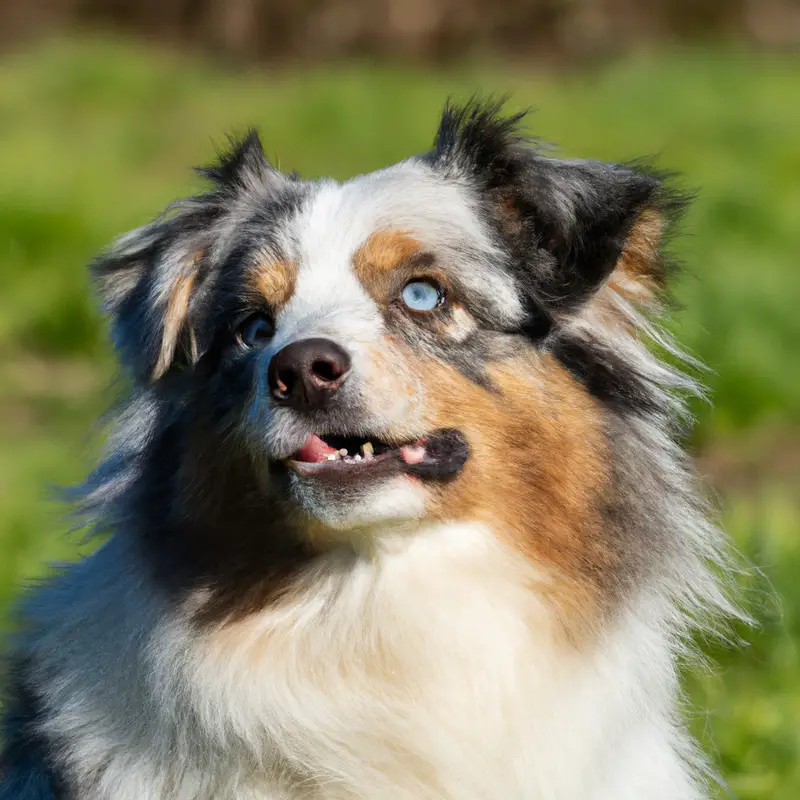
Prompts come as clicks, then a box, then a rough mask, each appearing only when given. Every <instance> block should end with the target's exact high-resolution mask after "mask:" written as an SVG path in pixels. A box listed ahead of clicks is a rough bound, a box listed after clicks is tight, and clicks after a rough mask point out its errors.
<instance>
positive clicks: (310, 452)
mask: <svg viewBox="0 0 800 800" xmlns="http://www.w3.org/2000/svg"><path fill="white" fill-rule="evenodd" d="M335 452H336V450H334V448H333V447H329V446H328V445H327V444H325V442H323V441H322V439H320V438H319V436H315V435H314V434H313V433H312V434H311V435H310V436H309V437H308V439H306V443H305V444H304V445H303V447H302V448H301V449H300V451H299V452H298V453H297V455H296V456H295V460H296V461H305V462H307V463H310V464H316V463H318V462H319V461H325V457H326V456H329V455H331V453H335Z"/></svg>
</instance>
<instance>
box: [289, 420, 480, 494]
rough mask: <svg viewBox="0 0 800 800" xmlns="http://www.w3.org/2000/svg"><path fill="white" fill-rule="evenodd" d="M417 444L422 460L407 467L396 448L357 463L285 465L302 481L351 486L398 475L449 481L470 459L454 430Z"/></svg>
mask: <svg viewBox="0 0 800 800" xmlns="http://www.w3.org/2000/svg"><path fill="white" fill-rule="evenodd" d="M420 441H424V443H425V458H424V460H423V461H422V462H420V463H419V464H407V463H406V462H405V460H404V459H403V458H402V456H401V455H400V448H399V447H397V448H395V449H392V450H389V451H387V452H384V453H381V454H379V455H377V456H375V458H373V459H372V460H370V461H361V462H359V463H358V464H349V463H348V464H345V463H344V462H340V461H323V462H318V463H315V464H309V463H306V462H301V461H294V460H291V459H290V460H289V461H288V462H287V466H288V468H289V469H290V470H291V471H293V472H295V473H296V474H297V475H300V476H302V477H303V478H308V479H312V480H318V481H320V482H324V483H334V484H337V485H342V486H344V485H348V486H352V485H355V484H360V483H368V482H372V481H374V480H375V479H377V478H385V477H388V476H390V475H399V474H405V475H412V476H414V477H417V478H420V479H422V480H450V479H452V478H455V477H456V476H457V475H458V474H459V472H461V469H462V468H463V466H464V464H466V462H467V460H468V459H469V443H468V442H467V440H466V437H465V436H464V434H463V433H462V432H461V431H459V430H457V429H456V428H442V429H439V430H436V431H433V432H431V433H430V434H428V435H427V436H425V437H423V439H422V440H420Z"/></svg>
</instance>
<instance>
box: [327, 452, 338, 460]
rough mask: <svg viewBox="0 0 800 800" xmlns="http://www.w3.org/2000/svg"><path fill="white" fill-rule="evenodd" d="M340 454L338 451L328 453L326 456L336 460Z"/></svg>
mask: <svg viewBox="0 0 800 800" xmlns="http://www.w3.org/2000/svg"><path fill="white" fill-rule="evenodd" d="M338 455H339V454H338V453H328V455H326V456H325V458H327V459H328V461H336V457H337V456H338Z"/></svg>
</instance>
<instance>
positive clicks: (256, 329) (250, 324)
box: [236, 314, 275, 347]
mask: <svg viewBox="0 0 800 800" xmlns="http://www.w3.org/2000/svg"><path fill="white" fill-rule="evenodd" d="M274 332H275V331H274V329H273V327H272V322H271V321H270V319H269V317H267V316H265V315H264V314H252V315H251V316H249V317H248V318H247V319H246V320H245V321H244V322H242V324H241V325H240V326H239V328H238V330H237V331H236V338H237V339H238V340H239V341H240V342H241V343H242V344H243V345H244V346H245V347H263V346H264V345H265V344H266V343H267V342H268V341H269V340H270V339H271V338H272V334H273V333H274Z"/></svg>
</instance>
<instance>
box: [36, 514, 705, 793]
mask: <svg viewBox="0 0 800 800" xmlns="http://www.w3.org/2000/svg"><path fill="white" fill-rule="evenodd" d="M540 578H541V576H537V575H536V574H535V573H534V572H533V571H532V570H531V568H530V567H529V566H527V565H526V563H525V562H524V561H522V560H521V559H518V558H517V557H516V556H515V555H514V554H512V553H510V552H509V551H507V550H505V549H504V548H503V547H502V546H501V545H499V544H498V540H497V538H496V537H495V536H494V535H493V533H492V532H491V531H489V530H487V529H486V528H485V527H484V526H482V525H478V524H458V525H456V524H452V525H438V526H431V527H428V528H427V529H424V530H418V531H417V532H416V535H414V536H412V537H407V538H406V539H404V540H403V541H402V542H400V543H397V542H395V546H394V547H391V548H386V549H384V550H382V551H381V552H380V553H377V554H376V555H375V557H373V558H365V557H364V556H363V555H362V554H356V553H354V552H352V551H350V550H347V549H345V548H340V549H336V550H333V551H331V552H329V553H327V554H326V555H324V556H320V557H319V558H318V559H317V560H316V561H315V562H313V564H312V565H311V566H310V567H309V568H308V569H307V570H306V572H305V573H304V574H303V576H302V578H301V579H300V580H298V581H297V582H296V584H295V586H294V588H293V590H292V591H291V592H289V593H287V594H286V595H285V596H284V598H283V600H282V601H281V602H280V603H278V604H277V605H275V606H274V607H271V608H267V609H264V610H263V611H261V612H260V613H256V614H251V615H249V616H246V617H244V618H241V619H238V620H235V621H230V622H228V623H221V624H216V625H213V626H209V627H206V628H200V629H199V628H198V627H197V626H196V625H194V624H193V623H192V621H191V614H190V612H189V607H188V605H184V607H183V608H178V607H175V606H171V605H167V604H165V602H164V600H163V599H161V597H160V595H158V594H157V593H154V592H153V591H152V587H150V586H149V585H148V582H147V579H146V577H145V573H144V572H143V565H142V564H141V563H139V562H138V561H137V558H136V556H135V554H134V553H133V551H132V550H131V548H130V547H128V546H127V542H126V541H125V539H124V538H122V537H121V534H117V535H116V536H115V537H114V538H112V540H111V542H110V543H108V544H107V545H106V546H105V547H104V548H103V549H101V550H100V551H99V552H98V553H97V554H96V555H95V556H94V557H93V558H91V559H89V560H88V561H86V562H84V563H81V564H79V565H77V566H76V567H74V568H71V569H70V570H69V571H68V572H67V573H66V574H65V575H64V576H63V577H62V578H61V580H60V583H59V584H58V585H57V586H56V587H54V588H51V589H48V590H46V591H45V593H44V594H42V595H40V597H39V599H38V600H37V601H36V605H35V606H34V607H32V609H31V612H32V613H34V614H35V615H36V616H37V617H38V618H39V619H40V620H48V623H47V624H48V626H49V627H48V628H42V629H41V632H40V633H38V634H36V635H35V636H34V637H33V638H32V639H30V640H29V642H28V644H27V651H28V652H29V654H30V655H31V657H32V659H33V661H34V663H35V667H34V669H33V670H32V672H31V675H30V680H31V681H32V682H33V683H34V684H35V685H36V687H37V690H38V691H39V692H40V693H41V694H42V696H45V697H47V698H48V702H47V709H46V711H45V713H44V714H43V717H42V719H41V723H40V727H41V730H42V731H43V733H44V735H46V736H47V737H48V738H49V739H50V741H53V742H56V743H58V744H62V745H63V744H64V743H68V744H69V747H63V748H62V749H58V748H54V750H53V752H54V753H58V754H59V756H58V757H59V759H60V762H59V767H60V769H61V771H62V773H63V774H64V775H67V776H68V777H69V779H70V780H71V782H72V785H73V787H74V795H75V797H80V798H82V800H111V799H112V798H113V800H141V799H142V798H153V800H161V798H170V800H190V798H191V800H212V798H213V800H244V798H257V799H258V800H261V799H262V798H263V800H266V799H267V798H270V800H271V799H272V798H306V797H313V798H331V799H333V798H373V797H374V798H377V797H392V798H418V799H419V798H431V800H432V799H433V798H453V800H456V799H460V798H466V797H470V798H472V797H474V798H491V799H492V800H494V799H495V798H496V800H511V799H516V798H520V800H522V799H524V800H545V799H546V800H577V799H578V798H580V800H634V798H635V799H636V800H641V798H642V797H647V798H649V799H650V800H697V799H698V798H701V797H703V796H704V795H703V793H702V791H701V789H700V788H698V786H697V784H696V783H695V781H694V779H693V777H692V774H691V771H690V769H689V767H688V766H686V764H685V762H684V761H682V759H681V752H682V751H685V750H687V745H686V742H687V741H688V740H687V739H685V738H684V735H683V733H682V732H681V731H680V730H679V729H677V728H676V727H675V725H674V721H673V717H672V712H673V704H674V702H675V698H676V695H677V687H676V679H675V674H674V670H673V661H672V653H671V652H670V638H669V637H668V636H667V634H666V631H665V629H664V620H663V619H660V618H659V613H661V612H665V611H666V609H658V608H656V607H654V606H653V605H652V604H650V605H648V606H644V605H642V606H641V607H643V608H644V607H646V608H648V609H649V610H648V612H647V613H643V612H640V613H634V611H633V610H632V609H635V608H638V607H639V605H638V604H637V603H635V602H632V603H631V605H630V610H627V611H625V610H622V611H621V613H620V614H619V615H618V617H617V619H616V620H615V622H614V623H613V625H611V626H610V627H609V628H608V629H607V631H606V633H605V634H604V635H603V637H602V638H601V639H599V640H595V641H593V642H591V643H584V645H582V646H581V647H574V646H572V645H570V644H569V643H568V642H566V641H565V640H564V639H563V637H561V636H560V635H559V631H558V626H557V624H556V623H555V622H554V620H553V615H552V613H551V611H550V609H549V608H548V607H547V605H546V604H545V603H543V602H542V600H541V599H540V597H539V595H538V594H537V592H536V591H535V589H532V587H535V586H536V585H537V582H538V581H539V580H540ZM65 598H69V603H65ZM198 599H199V598H198ZM53 620H56V621H55V622H54V621H53ZM34 622H35V620H34Z"/></svg>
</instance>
